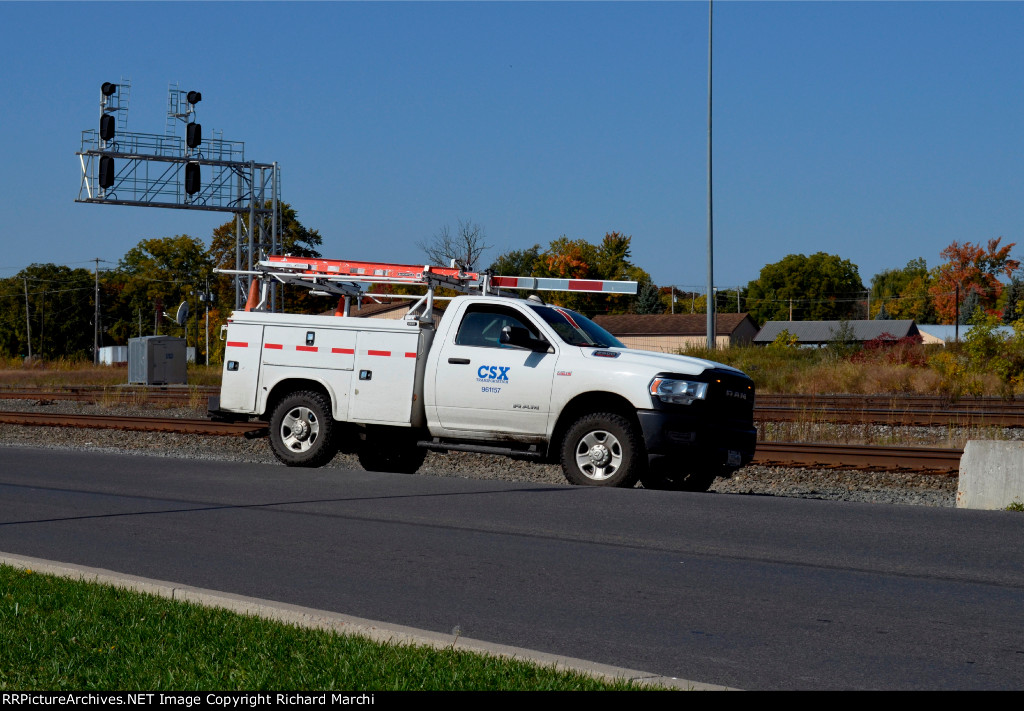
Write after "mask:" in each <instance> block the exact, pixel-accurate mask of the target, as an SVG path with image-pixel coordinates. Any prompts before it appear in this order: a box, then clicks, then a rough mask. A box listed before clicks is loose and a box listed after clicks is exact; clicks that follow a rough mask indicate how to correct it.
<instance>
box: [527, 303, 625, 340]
mask: <svg viewBox="0 0 1024 711" xmlns="http://www.w3.org/2000/svg"><path fill="white" fill-rule="evenodd" d="M530 308H531V309H533V310H534V311H535V312H536V313H537V315H538V316H540V317H541V318H542V319H544V320H545V321H546V322H547V324H548V325H549V326H551V328H553V329H554V330H555V333H557V334H558V336H559V338H561V339H562V340H563V341H565V342H566V343H568V344H569V345H570V346H583V347H596V348H625V347H626V346H625V345H623V343H622V341H620V340H619V339H618V338H616V337H615V336H613V335H612V334H610V333H608V332H607V331H606V330H604V329H603V328H601V327H600V326H598V325H597V324H596V323H594V322H593V321H591V320H590V319H589V318H587V317H586V316H582V315H580V314H578V313H576V312H575V311H570V310H569V309H563V308H561V307H560V306H534V305H533V304H530Z"/></svg>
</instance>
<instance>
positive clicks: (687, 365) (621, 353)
mask: <svg viewBox="0 0 1024 711" xmlns="http://www.w3.org/2000/svg"><path fill="white" fill-rule="evenodd" d="M580 350H582V351H583V355H584V357H585V358H592V359H594V360H606V359H608V360H611V358H609V356H607V355H603V356H602V355H595V353H598V354H599V353H617V354H618V355H617V356H616V357H615V363H616V365H625V364H627V363H628V364H631V365H635V366H637V367H639V368H650V369H651V370H652V371H667V372H670V373H679V374H681V375H699V374H700V373H703V372H704V371H705V370H707V369H708V368H718V369H721V370H727V371H731V372H733V373H736V374H738V375H742V376H744V377H748V376H747V375H746V373H744V372H743V371H741V370H737V369H736V368H733V367H732V366H729V365H725V364H723V363H716V362H715V361H712V360H704V359H703V358H693V357H691V356H682V355H672V354H669V353H655V352H654V351H640V350H635V349H633V348H581V349H580Z"/></svg>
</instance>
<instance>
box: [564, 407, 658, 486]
mask: <svg viewBox="0 0 1024 711" xmlns="http://www.w3.org/2000/svg"><path fill="white" fill-rule="evenodd" d="M644 458H645V457H644V454H643V444H642V443H641V441H640V438H639V437H638V436H637V433H636V429H635V428H634V427H633V425H632V423H631V422H630V421H629V420H627V419H626V418H625V417H623V416H621V415H617V414H614V413H610V412H599V413H594V414H592V415H586V416H584V417H581V418H580V419H579V420H577V421H576V422H575V424H573V425H572V427H570V428H569V431H568V432H567V433H566V435H565V439H564V440H563V442H562V472H563V473H564V474H565V478H566V479H568V480H569V483H571V484H578V485H586V486H621V487H630V486H633V485H634V484H636V482H637V479H639V477H640V473H641V471H642V469H643V463H642V460H643V459H644Z"/></svg>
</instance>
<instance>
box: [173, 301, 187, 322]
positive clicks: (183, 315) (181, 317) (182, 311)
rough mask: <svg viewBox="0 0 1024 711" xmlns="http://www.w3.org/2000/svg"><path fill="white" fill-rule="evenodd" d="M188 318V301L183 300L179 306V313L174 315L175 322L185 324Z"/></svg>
mask: <svg viewBox="0 0 1024 711" xmlns="http://www.w3.org/2000/svg"><path fill="white" fill-rule="evenodd" d="M187 318H188V302H187V301H182V302H181V306H179V307H178V314H177V315H176V316H175V317H174V322H175V323H176V324H178V325H179V326H184V325H185V320H186V319H187Z"/></svg>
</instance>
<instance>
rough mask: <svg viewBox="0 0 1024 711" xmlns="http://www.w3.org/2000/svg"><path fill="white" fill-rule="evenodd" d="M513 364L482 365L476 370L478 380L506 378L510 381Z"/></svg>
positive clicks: (505, 379)
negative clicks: (504, 365)
mask: <svg viewBox="0 0 1024 711" xmlns="http://www.w3.org/2000/svg"><path fill="white" fill-rule="evenodd" d="M511 369H512V366H509V367H507V368H506V367H503V366H500V365H481V366H480V367H479V368H478V369H477V371H476V377H477V379H478V380H504V381H506V382H507V381H508V371H509V370H511Z"/></svg>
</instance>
